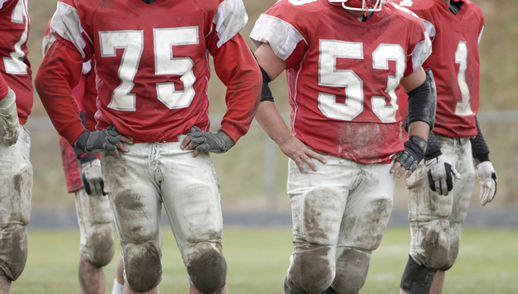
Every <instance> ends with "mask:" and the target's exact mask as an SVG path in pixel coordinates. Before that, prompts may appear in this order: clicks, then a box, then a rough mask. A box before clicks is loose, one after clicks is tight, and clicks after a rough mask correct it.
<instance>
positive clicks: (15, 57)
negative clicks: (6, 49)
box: [4, 0, 30, 75]
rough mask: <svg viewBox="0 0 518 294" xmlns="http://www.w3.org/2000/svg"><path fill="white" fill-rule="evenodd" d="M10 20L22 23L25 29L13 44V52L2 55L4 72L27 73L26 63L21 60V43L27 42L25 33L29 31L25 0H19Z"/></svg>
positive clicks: (23, 55)
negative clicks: (6, 55)
mask: <svg viewBox="0 0 518 294" xmlns="http://www.w3.org/2000/svg"><path fill="white" fill-rule="evenodd" d="M11 22H14V23H19V24H23V23H25V29H24V30H23V33H22V35H21V36H20V39H19V40H18V42H16V43H15V44H14V52H11V53H9V55H10V56H11V57H4V66H5V72H6V73H9V74H15V75H20V74H27V65H26V64H25V63H24V62H23V59H24V57H25V53H24V52H23V50H22V45H23V44H25V42H27V34H28V32H29V22H30V19H29V14H28V13H27V0H19V1H18V2H17V3H16V6H15V7H14V9H13V13H12V15H11Z"/></svg>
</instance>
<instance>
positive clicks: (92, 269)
mask: <svg viewBox="0 0 518 294" xmlns="http://www.w3.org/2000/svg"><path fill="white" fill-rule="evenodd" d="M55 40H56V38H55V37H54V36H53V35H52V34H51V33H50V22H49V23H48V24H47V28H46V30H45V35H44V37H43V43H42V49H43V56H45V53H47V51H48V49H49V47H50V45H51V44H52V43H53V42H54V41H55ZM72 96H74V98H75V99H76V101H77V105H78V107H79V110H80V112H79V113H80V116H81V119H82V121H83V125H85V127H86V128H87V129H89V130H91V131H95V123H96V122H95V119H94V114H95V111H96V110H97V107H96V106H95V101H96V98H97V91H96V89H95V73H94V70H93V68H92V61H89V62H85V63H84V64H83V69H82V75H81V78H80V80H79V83H78V85H77V86H76V87H75V88H74V89H73V90H72ZM59 145H60V148H61V158H62V160H63V168H64V170H65V179H66V183H67V191H68V193H74V194H75V204H76V212H77V220H78V224H79V232H80V235H81V239H80V240H81V242H80V247H79V248H80V255H79V272H78V275H79V285H80V287H81V292H82V293H104V289H105V288H106V280H105V277H104V271H103V269H102V267H104V266H105V265H107V264H108V263H110V261H111V260H112V258H113V253H114V250H115V247H114V241H113V216H112V212H111V210H110V203H109V202H108V197H106V194H105V193H104V191H103V187H104V183H103V179H102V171H101V161H100V160H99V158H98V155H96V154H88V153H83V152H82V151H81V150H79V149H77V148H73V147H72V145H70V143H68V141H67V140H66V139H65V138H63V137H61V136H60V137H59Z"/></svg>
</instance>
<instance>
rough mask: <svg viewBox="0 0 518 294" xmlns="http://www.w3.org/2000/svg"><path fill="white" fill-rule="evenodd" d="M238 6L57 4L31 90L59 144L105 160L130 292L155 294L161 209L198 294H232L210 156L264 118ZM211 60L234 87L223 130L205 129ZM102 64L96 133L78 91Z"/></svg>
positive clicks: (226, 2) (146, 0)
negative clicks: (87, 66)
mask: <svg viewBox="0 0 518 294" xmlns="http://www.w3.org/2000/svg"><path fill="white" fill-rule="evenodd" d="M247 19H248V17H247V15H246V12H245V8H244V5H243V3H242V1H241V0H204V1H199V0H182V1H169V0H158V1H152V0H130V1H128V0H109V1H105V0H103V1H102V0H93V1H79V0H60V1H59V2H58V6H57V10H56V12H55V14H54V16H53V18H52V22H51V32H52V33H53V34H54V35H55V36H56V38H57V40H56V41H55V42H54V43H53V44H52V45H51V47H50V48H49V51H48V52H47V54H46V56H45V58H44V60H43V62H42V65H41V66H40V69H39V71H38V74H37V77H36V79H35V85H36V88H37V90H38V93H39V94H40V97H41V99H42V102H43V105H44V106H45V108H46V110H47V112H48V113H49V116H50V118H51V120H52V122H53V123H54V125H55V127H56V129H57V130H58V132H59V134H60V135H62V136H63V137H65V138H66V139H67V140H68V141H69V143H71V144H72V145H74V146H75V147H76V148H78V149H80V150H82V151H83V152H86V153H96V152H101V164H102V169H103V180H104V186H105V187H104V188H105V192H106V193H107V194H108V197H109V201H110V206H111V208H112V210H113V213H114V220H115V224H116V230H117V234H118V237H119V242H120V246H121V251H122V256H123V263H124V276H125V283H124V292H125V293H138V292H146V293H157V292H158V284H159V283H160V280H161V276H162V267H161V261H160V258H161V245H162V244H161V243H162V237H161V227H160V212H161V207H162V203H163V205H164V207H165V211H166V213H167V216H168V219H169V222H170V225H171V229H172V231H173V233H174V235H175V238H176V241H177V245H178V247H179V249H180V252H181V255H182V258H183V261H184V264H185V266H186V267H187V272H188V275H189V281H190V283H191V286H190V290H189V291H190V293H226V292H227V291H226V286H225V285H226V261H225V259H224V257H223V253H222V229H223V223H222V215H221V206H220V195H219V192H218V183H217V179H216V173H215V169H214V165H213V162H212V160H211V157H210V153H209V152H215V153H222V152H226V151H228V150H229V149H230V148H231V147H232V146H233V145H234V144H235V143H236V142H237V141H238V139H239V138H240V137H241V136H243V135H244V134H245V133H246V132H247V131H248V128H249V126H250V124H251V122H252V118H253V116H254V114H255V112H256V110H257V105H258V101H259V97H260V89H261V73H260V70H259V67H258V66H257V63H256V62H255V59H254V57H253V55H252V53H251V51H250V49H249V48H248V46H247V45H246V42H245V41H244V39H243V38H242V37H241V35H240V34H239V31H240V30H241V29H242V28H243V26H244V25H245V24H246V22H247ZM209 54H210V55H212V57H213V59H214V65H215V69H216V73H217V74H218V76H219V78H220V79H221V81H222V82H223V83H224V84H225V85H226V86H227V93H226V97H225V100H226V105H227V111H226V113H225V116H224V117H223V120H222V122H221V129H220V130H218V131H217V132H215V133H212V132H210V131H209V127H210V126H209V124H210V122H209V117H208V104H209V100H208V96H207V85H208V80H209V77H210V67H209V58H208V57H209ZM92 58H94V59H95V61H96V74H97V79H98V81H97V93H98V99H97V106H98V111H97V113H96V115H95V118H96V119H97V125H96V129H97V131H95V132H91V131H88V130H86V129H85V128H84V126H83V125H82V123H81V120H80V118H79V110H78V108H77V106H76V103H75V101H74V98H73V97H72V95H71V89H72V88H74V87H75V86H76V84H77V82H78V81H79V78H80V76H81V69H82V65H83V63H84V62H87V61H89V60H90V59H92Z"/></svg>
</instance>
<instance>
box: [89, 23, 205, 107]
mask: <svg viewBox="0 0 518 294" xmlns="http://www.w3.org/2000/svg"><path fill="white" fill-rule="evenodd" d="M99 40H100V44H101V57H115V56H116V54H117V53H116V50H117V49H124V53H123V54H122V58H121V63H120V66H119V71H118V73H117V75H118V77H119V80H120V81H121V84H120V85H119V86H118V87H117V88H116V89H115V90H114V91H113V93H112V99H111V101H110V104H108V107H110V108H113V109H117V110H122V111H135V110H136V99H137V98H136V96H135V94H133V93H131V92H130V91H131V90H132V89H133V87H134V86H135V83H134V82H133V80H134V78H135V75H136V74H137V70H138V66H139V63H140V58H141V57H142V51H143V48H144V32H143V31H108V32H99ZM153 40H154V55H155V75H179V76H181V77H180V81H181V82H182V83H183V86H184V89H183V90H181V91H180V90H176V89H175V86H174V83H173V82H170V83H157V84H156V91H157V97H158V100H160V101H161V102H162V103H163V104H164V105H165V106H167V107H168V108H170V109H177V108H185V107H188V106H189V104H191V101H192V99H193V98H194V89H193V87H192V86H193V85H194V82H195V81H196V78H195V77H194V73H193V66H194V62H193V60H192V59H191V58H189V57H174V56H173V55H174V54H173V51H174V49H173V47H174V46H182V45H196V44H198V43H199V37H198V27H182V28H166V29H153Z"/></svg>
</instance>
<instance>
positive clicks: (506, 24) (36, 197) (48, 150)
mask: <svg viewBox="0 0 518 294" xmlns="http://www.w3.org/2000/svg"><path fill="white" fill-rule="evenodd" d="M56 2H57V1H56V0H29V13H30V16H31V31H30V37H29V59H30V61H31V63H32V69H33V73H34V74H33V76H34V75H35V73H36V71H37V70H38V67H39V65H40V63H41V60H42V49H41V43H42V38H43V34H44V31H45V26H46V24H47V22H48V21H49V20H50V18H51V17H52V15H53V12H54V10H55V8H56ZM473 2H475V3H477V4H478V5H479V6H480V7H481V8H482V10H483V11H484V13H485V17H486V23H485V30H484V34H483V37H482V40H481V42H480V55H481V56H480V57H481V68H482V72H481V93H480V97H481V102H480V112H479V122H480V123H481V128H482V131H483V134H484V136H485V138H486V141H487V143H488V145H489V147H490V149H491V154H490V159H491V161H492V162H493V165H494V166H495V169H496V171H497V173H498V193H497V195H496V198H495V199H494V200H493V202H492V203H490V204H489V205H487V206H486V207H483V208H480V204H479V199H478V193H479V185H478V182H477V183H476V188H475V191H474V192H473V196H474V197H473V198H472V207H473V209H476V211H479V210H480V212H481V213H492V215H496V217H497V219H507V221H508V223H509V222H511V224H517V225H518V221H516V218H517V217H518V213H514V211H515V210H516V211H517V212H518V197H516V191H518V181H517V175H518V153H515V151H516V150H518V130H517V128H516V126H517V125H518V99H516V98H515V97H516V93H517V92H518V83H517V82H516V81H517V80H518V70H517V68H516V65H518V54H516V51H517V49H518V18H517V17H516V15H518V5H517V3H516V0H494V1H482V0H474V1H473ZM244 3H245V6H246V9H247V12H248V15H249V22H248V24H247V26H246V27H245V29H244V30H243V31H242V35H243V36H244V37H245V39H246V40H247V42H248V43H249V46H250V47H251V48H253V45H252V43H251V42H250V39H249V35H250V31H251V29H252V27H253V24H254V22H255V20H256V19H257V18H258V17H259V15H260V13H262V12H264V11H265V10H266V9H267V8H268V7H270V6H271V5H273V4H274V3H275V1H274V0H267V1H257V0H244ZM254 50H255V48H254ZM270 85H271V88H272V92H273V94H274V96H275V99H276V104H277V107H278V108H279V110H280V111H281V112H283V113H285V114H289V112H290V108H289V104H288V101H287V86H286V79H285V77H284V75H281V76H280V77H279V78H278V79H277V80H275V81H274V82H272V83H271V84H270ZM224 94H225V88H224V87H223V85H222V84H221V82H220V81H219V80H218V78H217V76H216V74H213V75H212V79H211V84H210V86H209V97H210V99H211V106H210V107H211V108H210V112H211V114H212V115H213V127H215V128H216V127H217V126H218V124H219V121H220V119H221V114H222V113H224V111H225V103H224ZM34 96H35V100H34V107H33V111H32V115H31V116H30V117H29V121H28V124H27V127H28V129H29V130H30V131H31V138H32V153H31V161H32V164H33V166H34V189H33V202H32V203H33V217H32V220H31V225H30V226H29V228H31V227H37V226H38V222H39V221H40V218H39V217H40V216H45V215H46V216H47V217H50V216H52V217H53V218H56V219H58V220H59V221H58V224H63V223H66V222H67V221H68V220H71V221H72V222H73V221H75V213H74V200H73V194H70V195H69V194H67V192H66V185H65V178H64V173H63V167H62V163H61V157H60V151H59V145H58V135H57V132H56V131H55V129H54V128H53V126H52V124H51V123H50V120H48V117H47V114H46V112H45V110H44V109H43V107H42V105H41V102H40V99H39V97H38V94H37V93H36V91H35V93H34ZM213 159H214V161H215V163H216V168H217V172H218V178H219V182H220V185H221V188H220V192H221V196H222V204H223V209H224V211H225V212H226V213H227V214H228V215H230V214H234V215H238V216H239V215H244V216H248V217H246V218H244V219H243V220H242V221H250V213H251V212H264V213H270V214H271V215H274V216H271V217H270V218H269V221H270V222H277V221H278V222H286V221H288V222H289V220H290V219H289V201H288V197H287V196H286V174H287V158H286V156H284V155H283V154H282V153H281V152H280V151H279V149H278V148H277V145H275V144H274V143H273V142H272V141H271V140H270V139H269V138H268V137H267V136H266V135H265V133H264V132H263V130H262V129H261V127H260V126H258V125H257V123H254V125H253V126H252V127H251V129H250V131H249V133H248V134H247V135H246V136H244V137H243V138H242V139H241V140H240V141H239V142H238V144H237V145H236V147H234V148H233V149H231V150H230V151H229V152H228V153H226V154H223V155H217V154H216V155H213ZM406 200H407V193H406V188H405V184H404V181H403V180H402V179H399V180H398V181H397V188H396V193H395V209H394V211H395V214H394V217H397V215H396V213H397V212H399V211H402V212H403V215H404V214H405V213H404V212H405V210H406ZM472 214H473V213H472ZM70 217H71V218H70ZM236 221H237V222H239V221H240V220H236ZM492 221H495V220H492ZM512 221H514V223H513V222H512ZM479 224H481V225H482V224H484V221H479Z"/></svg>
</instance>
